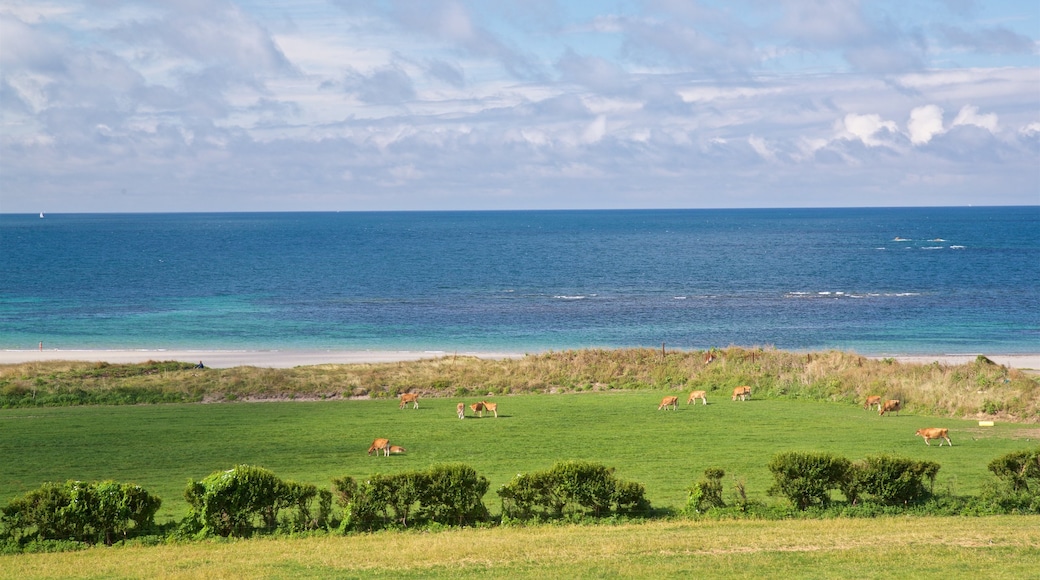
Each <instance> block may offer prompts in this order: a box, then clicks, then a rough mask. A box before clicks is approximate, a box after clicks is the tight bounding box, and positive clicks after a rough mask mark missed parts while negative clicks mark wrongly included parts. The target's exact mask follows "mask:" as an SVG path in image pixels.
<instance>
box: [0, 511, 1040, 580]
mask: <svg viewBox="0 0 1040 580" xmlns="http://www.w3.org/2000/svg"><path fill="white" fill-rule="evenodd" d="M1038 569H1040V516H1019V517H984V518H931V517H922V518H901V517H899V518H895V517H893V518H879V519H870V520H845V519H838V520H808V521H803V520H799V521H721V522H708V521H701V522H688V521H667V522H649V523H644V524H625V525H617V526H573V525H565V526H539V527H535V528H510V527H505V528H502V527H499V528H492V529H456V530H449V531H444V532H439V533H434V534H426V533H401V532H381V533H375V534H364V535H357V536H348V537H342V536H323V537H316V538H259V539H254V540H242V541H234V542H218V541H213V542H202V543H192V544H175V545H164V546H151V547H133V546H129V547H127V546H124V547H116V548H94V549H90V550H85V551H80V552H66V553H58V554H22V555H17V556H0V578H19V579H21V578H477V577H480V578H487V577H490V578H605V577H622V578H680V577H683V578H891V577H893V576H895V575H898V576H899V577H901V578H934V577H936V576H942V577H952V578H974V577H979V578H986V577H997V576H999V577H1000V578H1008V579H1015V578H1035V577H1036V571H1037V570H1038Z"/></svg>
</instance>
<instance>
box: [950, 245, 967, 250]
mask: <svg viewBox="0 0 1040 580" xmlns="http://www.w3.org/2000/svg"><path fill="white" fill-rule="evenodd" d="M950 249H951V250H963V249H964V246H950Z"/></svg>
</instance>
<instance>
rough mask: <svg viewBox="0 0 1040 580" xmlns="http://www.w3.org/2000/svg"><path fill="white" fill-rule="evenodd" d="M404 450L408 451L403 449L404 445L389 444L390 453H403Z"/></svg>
mask: <svg viewBox="0 0 1040 580" xmlns="http://www.w3.org/2000/svg"><path fill="white" fill-rule="evenodd" d="M406 451H408V450H407V449H405V448H404V447H401V446H400V445H391V446H390V453H405V452H406Z"/></svg>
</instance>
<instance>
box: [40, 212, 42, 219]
mask: <svg viewBox="0 0 1040 580" xmlns="http://www.w3.org/2000/svg"><path fill="white" fill-rule="evenodd" d="M40 219H41V220H42V219H43V212H42V211H41V212H40Z"/></svg>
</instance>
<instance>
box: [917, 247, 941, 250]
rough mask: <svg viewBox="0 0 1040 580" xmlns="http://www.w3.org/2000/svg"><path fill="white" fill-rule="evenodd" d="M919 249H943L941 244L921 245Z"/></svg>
mask: <svg viewBox="0 0 1040 580" xmlns="http://www.w3.org/2000/svg"><path fill="white" fill-rule="evenodd" d="M921 249H922V250H941V249H943V247H942V246H923V247H922V248H921Z"/></svg>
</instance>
